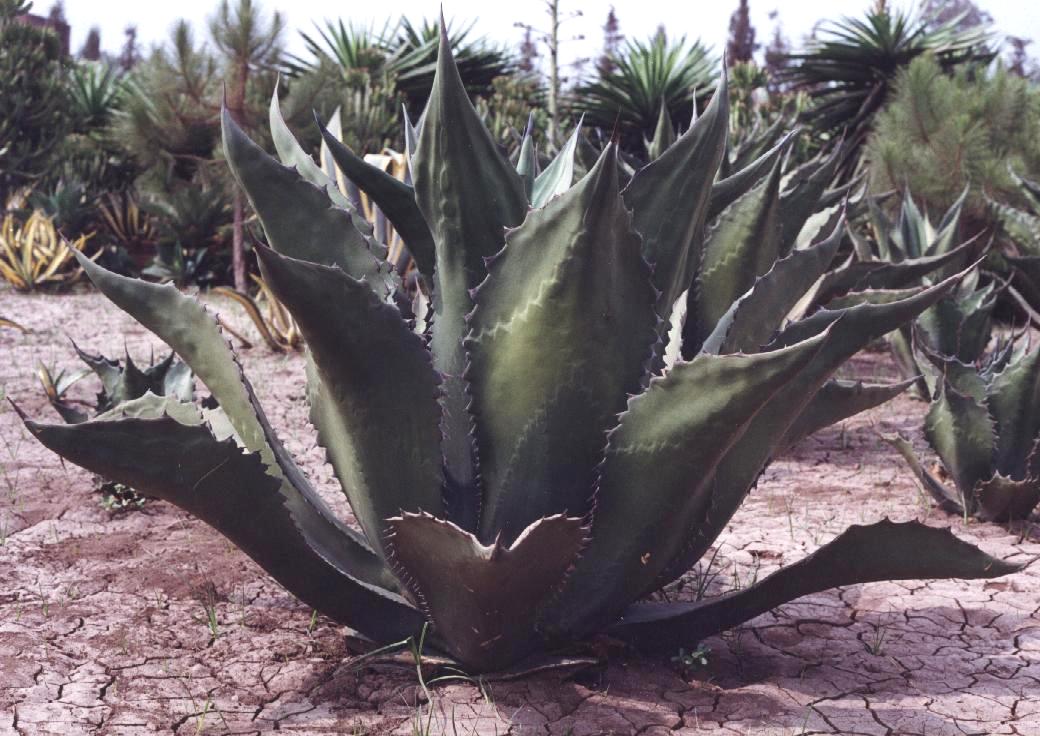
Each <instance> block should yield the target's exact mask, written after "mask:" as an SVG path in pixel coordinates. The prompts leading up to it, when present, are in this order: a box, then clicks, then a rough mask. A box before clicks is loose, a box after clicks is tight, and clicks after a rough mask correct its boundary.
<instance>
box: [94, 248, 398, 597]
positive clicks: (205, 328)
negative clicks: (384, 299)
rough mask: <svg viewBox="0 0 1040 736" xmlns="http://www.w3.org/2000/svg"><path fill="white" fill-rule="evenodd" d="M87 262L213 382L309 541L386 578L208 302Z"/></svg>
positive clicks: (114, 294)
mask: <svg viewBox="0 0 1040 736" xmlns="http://www.w3.org/2000/svg"><path fill="white" fill-rule="evenodd" d="M77 257H79V256H77ZM80 265H81V266H82V267H83V269H84V271H86V273H87V276H88V277H89V278H90V280H91V281H92V282H93V283H94V285H95V286H96V287H97V288H98V289H100V290H101V292H102V293H103V294H104V295H105V296H107V297H108V298H109V299H110V300H112V302H114V303H115V304H116V306H118V307H119V308H120V309H122V310H124V311H125V312H127V313H129V314H130V316H132V317H133V318H134V319H136V320H137V321H138V322H140V323H141V324H142V325H144V327H146V328H147V329H149V330H151V331H152V332H154V333H155V334H156V335H157V336H158V337H159V338H160V339H161V340H162V341H163V342H165V343H166V344H167V345H169V346H170V347H171V348H172V349H173V350H174V351H175V352H176V353H177V354H178V355H179V356H180V357H181V360H183V361H184V362H185V363H187V364H188V366H189V367H190V368H191V369H192V371H194V373H195V375H196V376H198V378H199V380H200V381H202V382H203V383H204V384H205V385H206V387H207V388H208V389H209V390H210V393H211V394H212V396H213V398H214V399H216V400H217V402H218V403H219V404H220V407H221V409H223V410H224V413H225V414H226V415H227V418H228V421H229V422H230V424H231V426H232V427H233V428H234V431H235V433H236V435H237V436H238V437H239V438H240V439H241V441H242V444H243V446H244V447H245V448H246V449H247V450H249V451H250V452H257V453H259V454H260V458H261V460H263V462H264V464H265V465H266V466H267V471H268V473H269V474H271V475H272V476H273V477H275V478H277V479H279V480H280V481H281V487H280V492H281V494H282V496H283V497H284V499H285V504H286V506H287V507H288V508H289V510H290V512H291V513H292V514H293V516H294V518H296V520H297V523H298V525H299V526H300V530H301V531H302V532H303V533H304V534H305V535H306V536H307V538H308V540H309V541H310V542H311V543H312V544H313V545H315V547H316V548H322V549H326V550H338V551H337V552H336V554H338V555H342V557H343V560H344V562H343V563H341V564H343V565H344V566H346V567H349V569H359V570H360V569H364V570H369V571H373V572H371V574H368V573H366V575H367V577H365V578H364V579H366V580H367V581H368V582H375V581H379V582H380V583H384V582H386V581H387V580H388V579H389V574H388V573H387V571H386V569H385V568H384V567H383V566H382V563H381V562H380V560H379V558H378V557H376V555H375V553H373V552H372V550H371V549H370V547H369V546H368V544H367V543H366V541H365V540H364V539H363V538H362V537H361V536H360V535H359V534H357V532H354V531H353V530H351V529H350V527H348V526H346V525H345V524H343V523H342V522H340V521H339V520H338V519H336V517H335V516H334V515H333V514H332V512H331V510H329V509H328V508H327V506H326V505H325V503H324V502H323V501H322V500H321V497H320V496H318V494H317V492H316V491H315V490H314V489H313V488H312V487H311V486H310V484H309V483H308V482H307V480H306V478H304V476H303V474H302V473H301V472H300V470H299V469H298V468H297V467H296V464H295V463H294V462H293V461H292V458H291V457H290V456H289V454H288V453H287V452H286V451H285V448H284V447H282V444H281V443H280V442H279V441H278V438H277V437H276V436H275V434H274V431H273V430H272V429H271V426H270V424H269V423H268V421H267V417H266V416H264V413H263V411H262V410H261V409H260V405H259V403H258V402H257V401H256V396H255V395H254V393H253V388H252V386H250V385H249V382H248V381H247V380H246V379H245V376H244V375H243V374H242V368H241V366H239V364H238V359H237V358H236V357H235V354H234V351H232V349H231V346H230V345H229V344H228V342H227V340H225V339H224V336H223V335H222V334H221V332H220V328H219V327H218V326H217V322H216V320H215V319H214V318H213V317H212V316H210V315H209V314H207V313H206V310H205V309H204V308H203V307H202V305H201V304H199V303H198V302H196V301H195V300H193V299H190V298H188V297H186V296H184V295H183V294H181V293H180V292H179V291H177V289H175V288H174V287H173V286H171V285H169V284H167V285H165V286H160V285H158V284H150V283H147V282H145V281H140V280H137V279H131V278H126V277H125V276H118V275H116V274H114V273H111V272H109V271H106V270H105V269H103V268H101V267H100V266H97V265H95V264H94V263H93V262H91V261H90V260H89V259H88V258H86V257H82V258H81V259H80ZM325 554H329V555H332V552H326V553H325ZM358 574H359V576H360V575H361V573H358ZM387 584H390V583H387Z"/></svg>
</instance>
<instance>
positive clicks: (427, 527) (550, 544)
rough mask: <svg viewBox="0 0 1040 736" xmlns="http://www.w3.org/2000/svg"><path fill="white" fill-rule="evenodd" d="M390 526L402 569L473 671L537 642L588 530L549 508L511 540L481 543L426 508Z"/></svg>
mask: <svg viewBox="0 0 1040 736" xmlns="http://www.w3.org/2000/svg"><path fill="white" fill-rule="evenodd" d="M390 527H391V536H390V546H391V549H392V551H393V559H394V561H395V562H396V563H397V565H398V570H399V573H400V575H401V577H403V578H405V579H406V580H407V581H408V585H409V587H410V588H411V590H412V591H413V593H414V594H415V597H416V598H417V599H418V600H420V601H421V602H422V605H423V607H424V608H425V610H426V611H427V612H428V614H429V616H430V618H431V619H432V620H433V623H434V626H435V627H436V630H437V633H438V635H439V636H440V637H441V639H442V640H443V641H444V644H445V646H446V648H447V649H448V650H449V652H450V653H451V654H452V655H454V656H455V657H456V658H458V660H459V661H460V662H461V663H462V664H464V665H466V666H467V667H468V668H469V669H470V670H471V671H473V672H485V671H488V670H495V669H500V668H501V667H503V666H505V665H507V664H511V663H513V662H515V661H516V660H517V659H519V658H520V657H521V656H523V655H524V654H527V653H528V652H529V651H530V650H531V649H533V648H535V647H536V646H537V645H538V643H539V641H540V637H539V635H538V633H537V630H536V625H537V623H538V615H539V612H540V609H541V608H542V607H543V606H544V605H545V603H546V602H547V600H548V599H549V598H550V597H551V596H552V595H553V594H554V593H555V592H556V591H557V590H558V589H559V587H560V585H562V584H563V581H564V580H565V578H566V576H567V571H568V570H569V569H570V568H571V566H572V565H573V564H574V560H575V558H576V557H577V555H578V553H579V551H580V550H581V548H582V546H583V545H584V543H585V541H586V532H587V531H588V530H587V529H586V528H585V527H584V525H583V522H582V520H581V519H574V518H566V517H563V516H552V517H549V518H544V519H539V520H537V521H535V522H534V523H533V524H531V525H530V526H529V527H527V528H526V529H524V531H523V533H521V534H520V535H519V536H518V537H517V539H516V541H514V542H513V543H512V544H510V545H503V544H502V543H501V541H499V540H495V541H494V542H492V543H491V544H490V545H483V544H481V543H480V541H479V540H478V539H477V538H476V537H475V536H473V535H472V534H470V533H469V532H466V531H464V530H462V529H460V528H459V527H457V526H455V525H454V524H451V523H450V522H446V521H443V520H441V519H436V518H433V517H432V516H429V515H427V514H405V515H404V516H403V517H400V518H395V519H391V520H390Z"/></svg>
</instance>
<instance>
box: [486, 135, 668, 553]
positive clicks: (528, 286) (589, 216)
mask: <svg viewBox="0 0 1040 736" xmlns="http://www.w3.org/2000/svg"><path fill="white" fill-rule="evenodd" d="M639 245H640V243H639V236H638V235H637V234H636V233H635V232H633V231H632V227H631V218H630V215H629V213H628V211H627V210H626V209H625V205H624V202H623V201H622V199H621V196H620V195H619V193H618V177H617V162H616V147H615V145H614V144H610V145H609V146H608V147H607V148H606V150H605V151H604V153H603V155H602V157H601V158H600V160H599V162H598V163H597V164H596V166H595V167H594V168H593V169H592V171H590V172H589V173H588V175H586V177H585V178H584V179H582V180H581V181H580V182H578V184H576V185H575V186H574V187H572V188H571V189H570V190H569V191H567V192H566V193H565V194H563V195H562V196H560V197H558V198H556V199H554V200H552V201H551V202H549V204H548V205H546V206H545V207H544V208H543V209H541V210H534V211H532V212H531V214H530V215H529V216H528V218H527V220H526V221H525V222H524V224H523V225H521V226H520V227H519V228H517V229H515V230H513V231H511V232H510V233H509V235H508V236H507V245H506V247H505V249H504V250H503V251H502V253H501V254H500V255H499V256H497V257H496V258H495V259H494V261H492V262H491V264H490V268H489V270H490V273H489V275H488V278H487V280H486V281H485V282H484V283H483V284H481V286H480V288H479V289H477V291H476V292H475V301H476V308H475V309H474V311H473V314H472V315H471V316H470V319H469V323H470V327H471V328H472V332H471V333H470V336H469V338H467V340H466V346H467V349H468V351H469V355H470V359H471V366H470V368H469V370H468V371H467V373H466V378H467V379H468V380H469V383H470V391H471V393H472V396H473V405H472V410H473V412H474V413H475V414H476V415H477V416H479V417H480V421H479V422H478V423H477V426H476V433H475V437H476V440H477V449H478V452H479V455H480V473H481V478H482V480H483V483H484V490H485V492H484V504H483V509H482V514H481V523H480V530H481V532H480V537H481V539H483V540H485V541H490V540H492V539H494V537H495V535H496V534H501V535H502V538H503V541H505V542H506V543H510V542H512V541H513V540H514V539H515V538H516V536H517V535H518V534H519V533H520V532H521V531H522V530H523V529H524V528H525V527H527V526H528V525H529V524H530V523H532V522H533V521H535V520H536V519H539V518H541V517H543V516H550V515H553V514H558V513H566V514H568V515H570V516H581V515H583V514H584V513H586V512H587V510H588V501H589V497H590V495H591V491H592V487H593V483H594V481H595V472H596V465H597V464H598V463H599V461H600V459H601V458H602V454H603V444H604V438H605V435H606V432H607V430H609V429H610V428H611V427H613V426H614V425H615V424H616V421H617V419H616V417H617V413H618V412H620V411H622V410H623V409H624V408H625V399H626V396H627V395H628V394H631V393H635V392H637V391H638V390H639V388H640V385H641V383H642V381H643V379H644V376H645V373H646V365H647V362H648V361H649V359H650V357H651V353H652V349H653V345H654V342H655V340H656V333H655V328H656V326H657V321H658V318H657V315H656V314H655V312H654V302H655V299H656V294H655V293H654V290H653V286H652V284H651V282H650V268H649V266H648V265H647V263H646V262H645V261H644V260H643V257H642V255H641V254H640V251H639Z"/></svg>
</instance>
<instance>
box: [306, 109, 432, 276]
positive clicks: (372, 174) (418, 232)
mask: <svg viewBox="0 0 1040 736" xmlns="http://www.w3.org/2000/svg"><path fill="white" fill-rule="evenodd" d="M315 122H317V123H318V129H319V130H320V131H321V135H322V139H323V140H324V141H325V145H326V146H327V147H328V151H329V155H330V156H331V157H332V160H333V161H334V162H335V164H336V166H337V167H338V168H339V170H340V171H342V172H343V175H344V176H346V177H347V178H348V179H350V181H352V182H354V184H355V185H356V186H357V187H358V188H359V189H361V190H362V191H363V192H364V193H365V194H367V195H368V196H369V197H371V198H372V201H373V202H375V203H376V205H378V206H379V209H381V210H382V211H383V214H385V215H386V217H387V219H388V220H390V223H391V224H392V225H393V226H394V229H395V230H396V231H397V234H398V235H400V236H401V239H402V240H404V243H405V245H406V246H408V252H409V253H411V254H412V258H414V259H415V265H416V267H417V268H418V269H419V273H421V274H423V275H424V276H432V275H433V271H434V264H435V263H436V255H435V253H434V245H433V235H432V234H431V233H430V227H429V225H427V224H426V219H425V218H424V217H423V216H422V212H421V211H420V210H419V206H418V205H417V204H416V202H415V190H414V189H412V187H411V186H410V185H408V184H406V183H405V182H403V181H401V180H399V179H397V178H395V177H393V176H391V175H390V174H388V173H386V172H385V171H383V170H382V169H380V168H379V167H378V166H373V165H372V164H370V163H368V162H366V161H365V160H364V159H363V158H361V157H360V156H358V155H356V154H355V153H354V152H353V151H351V150H350V149H349V148H348V147H347V146H346V145H344V144H343V143H342V142H341V141H339V140H338V139H337V138H336V137H335V136H334V135H333V134H332V133H330V132H329V131H328V130H326V128H325V126H323V125H322V124H321V121H320V120H318V118H317V116H315Z"/></svg>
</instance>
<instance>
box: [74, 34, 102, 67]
mask: <svg viewBox="0 0 1040 736" xmlns="http://www.w3.org/2000/svg"><path fill="white" fill-rule="evenodd" d="M79 58H81V59H83V60H84V61H100V60H101V29H100V28H98V27H97V26H92V27H91V29H90V31H89V32H88V33H87V39H86V40H85V41H84V42H83V46H82V48H80V50H79Z"/></svg>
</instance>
